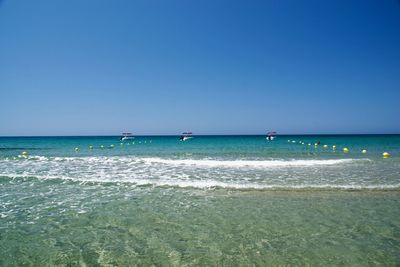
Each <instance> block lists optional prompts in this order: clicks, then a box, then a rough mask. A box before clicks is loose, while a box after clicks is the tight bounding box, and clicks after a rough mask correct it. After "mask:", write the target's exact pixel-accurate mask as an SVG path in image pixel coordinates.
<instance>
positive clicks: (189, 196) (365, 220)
mask: <svg viewBox="0 0 400 267" xmlns="http://www.w3.org/2000/svg"><path fill="white" fill-rule="evenodd" d="M288 139H289V140H291V141H292V140H295V141H296V143H292V142H288ZM317 140H320V141H321V145H320V146H318V147H317V148H315V147H314V145H313V143H314V142H316V141H317ZM145 141H146V143H145ZM150 141H151V142H150ZM299 141H303V142H305V145H302V144H299V143H298V142H299ZM134 142H135V144H133V143H132V141H130V144H129V145H128V144H127V143H124V144H123V145H120V142H119V141H118V139H117V138H116V137H64V138H60V137H59V138H0V222H1V223H0V266H21V265H26V266H31V265H34V266H46V265H50V266H51V265H82V266H83V265H85V264H86V265H89V266H96V265H100V266H110V265H111V266H116V265H117V266H130V265H135V264H136V265H161V266H182V265H207V266H221V265H226V266H237V265H241V266H248V265H295V266H298V265H313V266H315V265H318V266H321V265H323V266H325V265H351V266H365V265H384V266H397V265H399V264H400V255H399V253H398V251H400V203H399V202H400V190H399V184H400V160H399V155H400V154H399V151H400V138H399V136H287V137H279V138H278V139H277V140H274V141H272V142H269V141H266V140H265V138H263V137H261V136H237V137H195V138H194V139H192V140H189V141H186V142H179V141H177V138H176V137H137V138H136V139H135V141H134ZM139 142H140V143H139ZM308 143H312V145H311V146H308ZM324 144H329V148H326V149H324V148H323V145H324ZM90 145H92V146H93V149H89V146H90ZM101 145H103V148H101ZM111 145H114V147H110V146H111ZM332 145H336V146H337V148H336V150H335V151H333V149H332V147H331V146H332ZM344 146H346V147H348V148H349V149H350V152H349V153H343V152H342V148H343V147H344ZM75 147H79V148H80V149H79V152H75V149H74V148H75ZM364 148H365V149H368V153H367V154H362V153H360V151H361V149H364ZM22 151H27V152H29V155H28V156H26V157H23V156H19V155H20V153H21V152H22ZM383 151H388V152H390V153H391V154H392V157H391V158H389V159H383V158H382V155H381V154H382V152H383Z"/></svg>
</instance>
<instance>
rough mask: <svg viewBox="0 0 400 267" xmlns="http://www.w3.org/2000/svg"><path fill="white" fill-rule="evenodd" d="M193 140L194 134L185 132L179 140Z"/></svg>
mask: <svg viewBox="0 0 400 267" xmlns="http://www.w3.org/2000/svg"><path fill="white" fill-rule="evenodd" d="M192 138H193V136H192V132H184V133H182V135H181V137H179V140H180V141H187V140H189V139H192Z"/></svg>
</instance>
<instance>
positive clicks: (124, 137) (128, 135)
mask: <svg viewBox="0 0 400 267" xmlns="http://www.w3.org/2000/svg"><path fill="white" fill-rule="evenodd" d="M133 139H135V137H134V136H132V133H122V137H121V141H126V140H133Z"/></svg>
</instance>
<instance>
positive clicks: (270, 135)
mask: <svg viewBox="0 0 400 267" xmlns="http://www.w3.org/2000/svg"><path fill="white" fill-rule="evenodd" d="M275 138H276V132H268V133H267V137H265V139H267V140H268V141H272V140H274V139H275Z"/></svg>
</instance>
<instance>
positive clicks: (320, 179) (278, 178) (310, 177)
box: [0, 156, 400, 190]
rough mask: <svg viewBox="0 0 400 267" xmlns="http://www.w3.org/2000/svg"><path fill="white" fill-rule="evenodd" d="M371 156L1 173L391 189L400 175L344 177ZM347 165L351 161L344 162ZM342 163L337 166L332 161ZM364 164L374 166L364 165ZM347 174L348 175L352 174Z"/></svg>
mask: <svg viewBox="0 0 400 267" xmlns="http://www.w3.org/2000/svg"><path fill="white" fill-rule="evenodd" d="M359 161H361V162H362V161H370V160H368V159H319V160H315V159H309V160H308V159H301V160H281V159H271V160H214V159H199V160H195V159H165V158H155V157H153V158H149V157H147V158H141V157H135V156H113V157H105V156H102V157H42V156H28V157H27V158H23V159H15V160H10V159H8V160H4V159H3V160H0V176H4V177H9V178H17V177H23V178H28V179H30V178H32V177H35V178H37V179H41V180H46V179H61V180H64V181H73V182H78V183H82V184H85V183H87V182H89V183H90V182H95V183H97V182H98V183H106V182H107V183H108V182H112V183H128V184H131V185H133V186H147V185H148V186H166V187H182V188H186V187H190V188H215V187H217V188H232V189H261V190H262V189H302V188H321V189H323V188H341V189H363V188H368V189H389V188H399V187H400V185H399V184H397V182H398V179H397V180H393V179H392V180H390V179H388V178H385V179H380V178H379V177H374V176H372V175H373V174H372V175H369V172H368V171H367V170H366V171H364V170H363V171H362V172H361V175H360V173H357V175H356V176H354V175H353V176H351V175H347V176H345V178H343V174H344V173H343V170H351V172H350V174H353V170H358V169H360V168H359V166H360V165H358V164H354V165H352V164H353V163H355V162H359ZM343 164H346V165H343ZM336 165H338V166H342V165H343V168H342V167H340V168H331V167H329V168H328V167H327V166H336ZM363 166H369V164H367V165H363ZM346 177H347V178H346Z"/></svg>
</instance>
